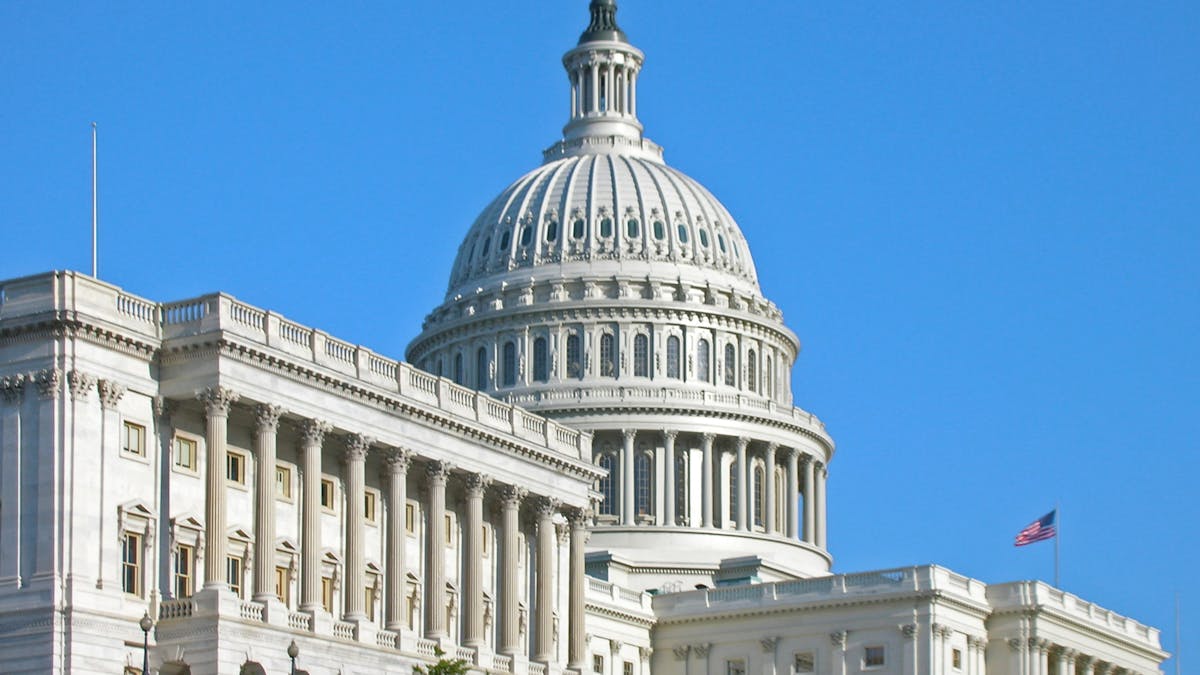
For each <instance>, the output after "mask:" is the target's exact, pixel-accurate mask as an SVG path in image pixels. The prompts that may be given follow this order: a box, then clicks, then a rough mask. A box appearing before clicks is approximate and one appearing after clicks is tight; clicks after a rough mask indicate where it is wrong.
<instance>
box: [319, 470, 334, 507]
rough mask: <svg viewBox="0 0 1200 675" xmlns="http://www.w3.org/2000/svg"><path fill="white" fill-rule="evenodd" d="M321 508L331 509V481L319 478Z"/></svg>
mask: <svg viewBox="0 0 1200 675" xmlns="http://www.w3.org/2000/svg"><path fill="white" fill-rule="evenodd" d="M321 508H323V509H329V510H330V511H332V510H333V481H331V480H329V479H328V478H322V479H321Z"/></svg>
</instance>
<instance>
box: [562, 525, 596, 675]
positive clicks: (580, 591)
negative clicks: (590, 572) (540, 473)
mask: <svg viewBox="0 0 1200 675" xmlns="http://www.w3.org/2000/svg"><path fill="white" fill-rule="evenodd" d="M590 515H591V514H589V513H588V512H587V511H585V510H584V509H571V511H570V512H568V514H567V519H568V520H569V521H570V523H571V552H570V559H571V563H570V575H571V581H570V587H569V590H568V595H567V604H568V605H569V606H570V607H569V610H568V612H567V635H568V636H569V637H568V639H569V640H570V643H569V644H568V645H567V667H568V668H571V669H573V670H578V671H579V672H583V669H584V667H585V666H586V665H587V657H588V641H587V628H586V624H585V623H584V622H585V621H586V619H585V617H584V595H585V593H586V588H585V584H586V583H587V582H586V574H587V571H586V560H585V553H586V546H587V540H588V529H587V524H588V518H589V517H590Z"/></svg>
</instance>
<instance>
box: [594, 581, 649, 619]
mask: <svg viewBox="0 0 1200 675" xmlns="http://www.w3.org/2000/svg"><path fill="white" fill-rule="evenodd" d="M652 597H653V596H651V595H650V594H649V593H643V592H641V591H635V590H632V589H629V588H624V587H622V586H618V585H617V584H614V583H612V582H608V581H604V580H603V579H597V578H596V577H587V593H586V594H585V598H586V600H589V601H592V602H602V603H605V604H608V605H617V606H619V607H622V608H625V609H630V610H639V611H647V612H648V611H650V608H651V604H650V601H651V598H652Z"/></svg>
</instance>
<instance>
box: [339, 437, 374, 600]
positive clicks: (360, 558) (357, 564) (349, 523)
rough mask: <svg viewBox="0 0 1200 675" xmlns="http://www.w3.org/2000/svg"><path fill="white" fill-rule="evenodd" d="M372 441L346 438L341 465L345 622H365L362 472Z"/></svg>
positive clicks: (364, 532) (361, 438) (360, 438)
mask: <svg viewBox="0 0 1200 675" xmlns="http://www.w3.org/2000/svg"><path fill="white" fill-rule="evenodd" d="M373 442H374V440H373V439H372V438H370V437H368V436H364V435H362V434H354V435H352V436H350V437H349V438H348V439H346V452H345V454H343V455H342V463H343V464H345V466H346V581H345V584H344V585H343V588H344V589H345V590H344V591H343V592H342V605H343V618H344V619H345V620H346V621H366V620H367V613H366V611H365V609H364V608H363V599H364V597H363V593H364V589H365V588H366V582H365V567H366V561H365V553H366V551H365V543H364V542H365V539H366V526H365V524H364V523H363V494H364V485H363V482H364V473H365V471H366V463H367V451H368V450H370V449H371V444H372V443H373Z"/></svg>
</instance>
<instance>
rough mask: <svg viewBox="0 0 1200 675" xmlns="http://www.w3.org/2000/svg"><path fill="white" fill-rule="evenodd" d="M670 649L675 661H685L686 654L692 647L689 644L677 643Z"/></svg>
mask: <svg viewBox="0 0 1200 675" xmlns="http://www.w3.org/2000/svg"><path fill="white" fill-rule="evenodd" d="M671 651H672V652H674V654H675V660H676V661H686V660H687V657H688V655H689V654H690V653H691V651H692V648H691V646H689V645H679V646H677V647H675V648H674V649H672V650H671Z"/></svg>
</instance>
